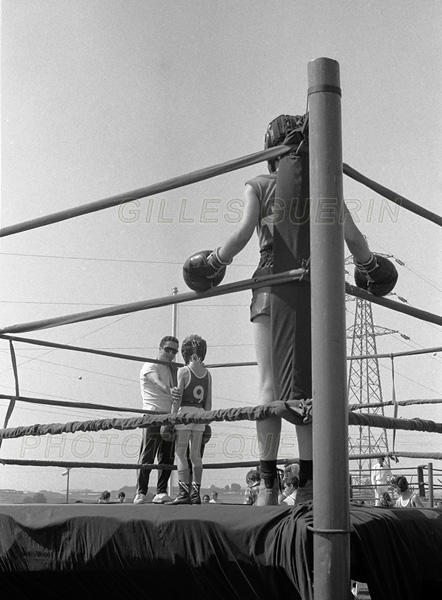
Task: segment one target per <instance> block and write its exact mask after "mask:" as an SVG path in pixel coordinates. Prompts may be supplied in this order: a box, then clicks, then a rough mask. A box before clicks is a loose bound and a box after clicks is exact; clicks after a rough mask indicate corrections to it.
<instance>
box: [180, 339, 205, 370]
mask: <svg viewBox="0 0 442 600" xmlns="http://www.w3.org/2000/svg"><path fill="white" fill-rule="evenodd" d="M206 352H207V342H206V340H203V338H202V337H200V336H199V335H189V336H187V337H186V338H185V339H184V340H183V343H182V345H181V354H182V355H183V359H184V362H185V363H186V365H187V363H188V362H189V361H190V359H191V357H192V356H194V355H195V356H197V357H198V358H199V359H200V361H201V362H203V360H204V359H205V357H206Z"/></svg>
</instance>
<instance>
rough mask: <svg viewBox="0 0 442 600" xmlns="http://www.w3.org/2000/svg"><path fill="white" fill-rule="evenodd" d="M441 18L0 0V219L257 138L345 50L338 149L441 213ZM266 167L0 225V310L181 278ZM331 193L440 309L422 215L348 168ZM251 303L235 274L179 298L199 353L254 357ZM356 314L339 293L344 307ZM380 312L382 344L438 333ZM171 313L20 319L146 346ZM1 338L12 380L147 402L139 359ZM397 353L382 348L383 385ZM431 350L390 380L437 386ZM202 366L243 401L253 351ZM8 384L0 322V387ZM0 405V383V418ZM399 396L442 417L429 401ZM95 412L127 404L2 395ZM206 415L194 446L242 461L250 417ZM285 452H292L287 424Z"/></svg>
mask: <svg viewBox="0 0 442 600" xmlns="http://www.w3.org/2000/svg"><path fill="white" fill-rule="evenodd" d="M441 26H442V7H441V5H440V3H439V2H438V1H437V0H429V1H427V2H426V3H425V7H424V8H423V7H422V6H420V5H418V4H417V3H416V2H411V1H408V0H406V1H399V0H392V1H390V2H388V3H385V2H380V1H374V0H372V1H367V2H364V3H361V2H350V1H348V0H339V1H338V0H319V1H316V2H312V1H300V0H281V1H278V2H272V3H271V2H265V1H264V0H249V1H245V0H240V1H238V0H235V1H233V0H221V1H219V2H211V3H208V2H206V1H203V0H191V1H190V0H184V1H183V0H169V1H165V2H158V1H156V2H155V1H153V0H2V2H1V59H2V71H1V77H2V80H1V86H2V87H1V158H2V161H1V223H2V227H6V226H8V225H13V224H15V223H19V222H22V221H25V220H28V219H33V218H36V217H40V216H43V215H47V214H50V213H53V212H57V211H60V210H64V209H67V208H70V207H75V206H78V205H81V204H84V203H88V202H92V201H95V200H100V199H102V198H106V197H109V196H113V195H116V194H120V193H125V192H128V191H131V190H135V189H137V188H140V187H144V186H147V185H150V184H153V183H157V182H160V181H163V180H167V179H170V178H172V177H175V176H177V175H184V174H186V173H189V172H192V171H196V170H198V169H202V168H204V167H208V166H210V165H214V164H219V163H223V162H225V161H228V160H231V159H233V158H237V157H240V156H244V155H247V154H250V153H253V152H256V151H259V150H260V149H261V148H262V143H263V136H264V132H265V129H266V127H267V124H268V122H269V121H270V120H271V119H273V118H274V117H276V116H277V115H279V114H281V113H286V114H287V113H289V114H303V113H304V112H305V110H306V106H307V87H308V82H307V66H308V63H309V62H310V61H311V60H314V59H316V58H318V57H323V56H324V57H328V58H332V59H334V60H336V61H338V62H339V65H340V72H341V87H342V94H343V95H342V121H343V156H344V161H345V162H346V163H348V164H349V165H351V166H352V167H353V168H355V169H357V170H358V171H360V172H362V173H363V174H365V175H366V176H367V177H370V178H372V179H374V180H376V181H378V182H379V183H381V184H382V185H384V186H386V187H388V188H390V189H392V190H394V191H395V192H397V193H398V195H403V196H405V197H407V198H409V199H410V200H412V201H414V202H416V203H418V204H420V205H422V206H424V207H425V208H427V209H429V210H431V211H433V212H436V213H439V214H440V213H441V209H440V189H441V183H442V181H441V179H442V177H441V173H442V171H441V169H440V166H441V165H440V157H441V156H442V127H441V112H440V110H439V105H440V98H441V96H442V78H441V75H440V73H441V66H442V65H441V63H442V54H441V51H442V41H441V40H442V36H441V35H440V33H441ZM261 172H266V165H265V164H262V165H255V166H253V167H248V168H246V169H242V170H239V171H235V172H233V173H230V174H225V175H221V176H218V177H215V178H213V179H210V180H207V181H204V182H200V183H198V184H194V185H189V186H186V187H183V188H181V189H178V190H174V191H171V192H167V193H164V194H162V195H158V196H154V197H150V198H146V199H143V200H140V201H139V202H136V203H131V204H129V205H126V206H125V207H116V208H111V209H107V210H104V211H100V212H96V213H93V214H90V215H86V216H81V217H78V218H75V219H71V220H68V221H64V222H62V223H57V224H53V225H49V226H47V227H43V228H39V229H35V230H33V231H28V232H23V233H19V234H16V235H12V236H9V237H5V238H2V239H1V246H0V259H1V261H0V273H1V281H2V285H1V289H0V306H1V317H0V327H6V326H8V325H12V324H15V323H23V322H28V321H35V320H39V319H44V318H50V317H55V316H61V315H65V314H70V313H75V312H81V311H86V310H90V309H94V308H104V307H108V306H113V305H119V304H126V303H130V302H136V301H139V300H148V299H152V298H158V297H164V296H168V295H170V294H171V293H172V290H173V289H174V288H175V287H176V288H178V291H179V292H184V291H187V288H186V287H185V284H184V282H183V279H182V265H183V262H184V260H185V259H186V258H187V257H188V256H189V255H191V254H193V253H194V252H196V251H198V250H201V249H212V248H214V247H216V246H219V245H220V244H222V242H223V241H224V240H225V238H226V237H227V235H228V234H229V233H230V232H231V231H232V230H233V228H234V227H235V226H236V225H237V223H238V219H239V218H240V217H241V207H242V204H241V202H242V198H243V190H244V183H245V181H247V179H250V178H252V177H254V176H255V175H257V174H259V173H261ZM344 197H345V199H346V201H347V203H348V205H349V207H350V208H351V209H352V210H353V214H354V217H355V219H356V220H357V221H358V225H359V227H360V229H361V231H362V232H363V233H364V235H366V236H367V239H368V242H369V244H370V247H371V248H372V250H374V251H377V252H380V253H384V254H388V255H391V256H392V257H393V259H398V260H399V261H400V262H401V264H399V263H395V264H396V265H397V268H398V271H399V281H398V284H397V286H396V289H395V293H397V294H398V295H399V296H401V298H404V299H405V300H406V301H407V302H408V303H409V304H410V305H412V306H415V307H417V308H421V309H424V310H427V311H429V312H433V313H436V314H440V313H441V306H442V302H441V300H442V285H441V283H440V277H439V275H438V274H440V272H441V266H442V264H441V263H442V259H441V257H442V252H441V249H442V243H441V239H442V238H441V232H440V230H439V229H438V227H437V225H435V224H434V223H431V222H429V221H425V220H423V219H421V218H420V217H418V216H416V215H414V214H411V213H409V212H407V211H405V210H403V209H401V210H397V209H395V208H394V206H393V205H391V204H389V203H388V201H386V200H383V199H382V198H380V197H379V196H378V195H376V194H375V193H374V192H372V191H371V190H368V189H367V188H365V187H363V186H361V185H359V184H357V183H355V182H354V181H352V180H351V179H349V178H344ZM257 260H258V249H257V242H256V240H255V239H253V240H252V241H251V242H250V243H249V244H248V246H247V247H246V248H245V249H244V250H243V251H242V252H241V253H240V254H239V255H238V256H237V257H236V258H235V260H234V263H233V264H232V265H231V266H230V267H229V268H228V271H227V275H226V278H225V283H229V282H233V281H237V280H240V279H247V278H249V277H250V276H251V274H252V273H253V270H254V268H255V266H256V264H257ZM349 273H350V275H349V277H348V281H349V282H350V283H353V277H352V276H351V269H349ZM393 299H395V300H397V298H395V297H393ZM249 302H250V293H249V292H241V293H236V294H232V295H228V296H221V297H219V298H213V299H210V298H209V299H206V300H204V299H203V300H198V301H194V302H191V303H186V304H181V305H179V307H178V309H177V334H178V337H179V338H180V340H182V339H183V337H185V336H186V335H188V334H190V333H198V334H199V335H202V336H203V337H204V338H205V339H206V340H207V343H208V347H209V350H208V355H207V360H206V362H207V363H231V362H244V361H254V360H255V352H254V347H253V339H252V326H251V324H250V322H249ZM354 317H355V302H351V301H350V302H348V303H347V326H348V327H351V325H352V324H353V320H354ZM373 319H374V323H375V325H376V326H377V327H378V328H379V329H378V331H379V332H381V331H382V332H383V333H384V335H379V336H377V338H376V343H377V350H378V352H385V353H394V352H404V351H408V350H416V349H423V348H434V347H438V346H442V333H441V329H440V327H437V326H436V325H432V324H429V323H425V322H422V321H419V320H417V319H415V318H413V317H409V316H406V315H402V314H400V313H397V312H392V311H388V310H387V309H385V308H383V307H379V306H375V305H373ZM172 328H173V309H172V308H171V307H170V306H169V307H164V308H157V309H152V310H148V311H142V312H137V313H133V314H130V315H123V316H118V317H108V318H105V319H102V320H96V321H90V322H86V323H79V324H73V325H68V326H62V327H56V328H52V329H47V330H44V331H40V332H34V333H32V334H24V337H32V338H35V339H40V340H49V341H53V342H58V343H65V344H72V345H78V346H85V347H88V348H96V349H105V350H110V351H115V352H121V353H127V354H136V355H140V356H147V357H152V358H155V356H156V352H157V347H158V342H159V340H160V339H161V338H162V337H163V335H169V334H170V333H171V332H172ZM404 336H406V337H404ZM406 338H409V339H406ZM348 346H349V348H350V347H351V339H349V340H348ZM15 351H16V354H17V361H18V370H19V385H20V392H21V394H22V395H23V396H32V397H35V398H50V399H59V400H69V401H78V402H94V403H96V404H98V405H99V404H112V405H116V406H121V407H132V408H141V396H140V390H139V369H140V366H141V365H139V364H138V363H136V362H130V361H123V360H117V359H113V358H105V357H96V356H93V355H84V354H77V353H73V352H68V351H61V350H53V349H48V348H40V347H37V346H30V345H26V344H22V343H19V344H18V343H17V344H15ZM390 363H391V361H390V360H389V359H388V360H380V374H381V384H382V394H383V398H384V400H390V399H391V397H392V373H391V364H390ZM441 366H442V359H441V354H440V353H439V354H436V353H429V354H425V355H422V356H414V357H406V358H401V359H397V360H396V361H395V386H396V387H395V392H396V397H397V399H398V400H408V399H419V398H428V399H438V398H442V380H441V372H442V369H441ZM213 379H214V399H213V407H214V408H227V407H238V406H253V405H255V404H257V389H258V382H257V372H256V367H253V366H252V367H241V368H240V367H237V368H231V369H227V368H222V369H216V370H215V369H214V370H213ZM14 389H15V388H14V378H13V373H12V368H11V359H10V355H9V347H8V343H7V342H6V341H5V340H0V393H2V394H11V393H13V392H14ZM7 406H8V401H7V400H4V399H0V415H1V417H0V418H1V420H2V422H3V419H4V414H5V413H6V409H7ZM385 414H387V415H392V409H388V408H387V409H385ZM399 415H400V416H401V417H403V418H412V417H416V416H420V417H421V418H424V419H432V420H434V421H437V422H442V405H438V404H431V405H419V406H412V407H408V408H400V411H399ZM105 416H109V417H111V416H116V417H119V416H128V415H127V413H118V412H115V413H111V412H103V411H99V410H87V411H86V410H83V409H80V408H78V409H76V408H60V407H53V406H51V407H48V406H42V405H29V404H25V403H21V402H17V404H16V407H15V409H14V412H13V414H12V417H11V419H10V422H9V426H11V427H15V426H19V425H25V424H33V423H59V422H67V421H77V420H89V419H95V418H103V417H105ZM212 429H213V437H212V440H211V443H210V446H208V447H207V450H206V460H207V462H208V463H210V462H231V463H234V462H235V461H238V460H239V461H244V460H256V458H257V457H256V446H255V437H254V430H255V426H254V424H253V423H248V422H238V423H217V424H214V425H213V427H212ZM353 433H354V432H353ZM388 436H389V438H391V432H389V433H388ZM436 436H437V434H421V433H409V432H398V434H397V436H396V446H395V448H396V450H398V451H399V450H402V451H407V452H412V451H420V452H438V451H439V449H440V438H438V437H436ZM139 439H140V436H139V434H138V432H136V431H135V432H134V431H129V432H116V431H111V432H99V433H97V434H95V435H92V434H90V435H89V434H80V435H78V434H77V437H75V436H74V435H63V436H58V437H51V436H44V437H41V438H21V439H18V440H5V441H4V442H3V445H2V447H1V450H0V457H3V458H5V457H6V458H21V459H27V460H78V461H81V460H86V461H89V462H92V461H93V462H102V463H104V462H120V463H135V462H136V460H137V457H138V449H139ZM280 455H281V457H282V458H290V457H294V456H297V447H296V437H295V435H294V433H293V431H292V429H291V428H290V427H289V426H287V424H284V427H283V439H282V445H281V454H280ZM424 462H426V461H424ZM421 463H422V460H421V459H420V460H414V461H413V460H412V461H406V460H401V462H400V463H399V464H400V466H402V465H403V466H404V469H405V468H406V467H407V465H410V466H415V465H416V464H421ZM407 468H408V467H407ZM434 468H435V469H436V470H437V469H442V464H441V462H440V461H434ZM246 471H247V469H237V470H232V469H228V470H226V471H220V470H216V471H214V470H212V471H211V470H210V469H206V471H205V474H204V480H203V485H207V486H210V485H211V484H215V485H219V484H220V485H226V484H230V483H232V482H239V483H241V484H245V474H246ZM62 472H63V469H62V468H60V467H52V468H40V467H39V468H35V467H25V466H15V465H12V466H2V467H1V469H0V488H15V489H23V490H32V491H38V490H41V489H52V490H62V489H64V487H65V479H64V478H63V477H62ZM436 475H437V471H436ZM152 477H153V482H155V475H153V476H152ZM441 477H442V475H441ZM70 485H71V487H72V488H74V489H75V488H77V489H79V488H90V489H94V490H100V489H105V488H107V489H117V488H119V487H122V486H124V485H135V471H131V470H124V471H123V470H122V471H114V470H113V471H110V470H106V469H74V470H73V471H72V472H71V476H70Z"/></svg>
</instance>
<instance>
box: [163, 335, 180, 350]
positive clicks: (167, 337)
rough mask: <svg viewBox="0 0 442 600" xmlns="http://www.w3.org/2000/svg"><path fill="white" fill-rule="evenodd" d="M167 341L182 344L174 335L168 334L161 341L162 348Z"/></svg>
mask: <svg viewBox="0 0 442 600" xmlns="http://www.w3.org/2000/svg"><path fill="white" fill-rule="evenodd" d="M166 342H175V344H176V345H177V346H179V345H180V343H179V341H178V340H177V339H176V337H174V336H173V335H166V336H165V337H163V339H162V340H161V342H160V348H164V346H165V344H166Z"/></svg>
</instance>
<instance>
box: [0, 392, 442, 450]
mask: <svg viewBox="0 0 442 600" xmlns="http://www.w3.org/2000/svg"><path fill="white" fill-rule="evenodd" d="M298 405H299V401H296V400H295V401H290V400H289V401H287V402H282V401H276V402H272V403H271V404H268V405H266V406H247V407H240V408H223V409H219V410H210V411H202V412H194V411H190V410H189V412H187V413H186V414H184V415H172V414H159V415H149V416H143V417H132V418H129V419H96V420H93V421H72V422H69V423H49V424H45V425H39V424H36V425H24V426H21V427H9V428H7V429H0V439H2V440H3V439H16V438H20V437H24V436H28V435H33V436H40V435H60V434H62V433H76V432H78V431H83V432H86V431H87V432H92V431H107V430H109V429H118V430H120V431H126V430H131V429H138V428H140V427H146V426H148V425H167V424H169V425H170V424H177V423H184V424H186V425H187V424H189V423H211V422H213V421H259V420H261V419H265V418H267V417H272V416H278V417H281V418H284V419H286V420H288V421H289V422H291V423H298V424H300V422H301V420H300V418H299V412H297V411H299V407H298ZM348 424H349V425H360V426H364V427H367V426H371V427H380V428H382V429H402V430H407V431H426V432H429V433H442V423H435V422H434V421H426V420H423V419H417V418H416V419H398V418H393V417H385V416H381V415H373V414H363V413H354V412H349V413H348Z"/></svg>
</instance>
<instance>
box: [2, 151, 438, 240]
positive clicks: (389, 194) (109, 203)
mask: <svg viewBox="0 0 442 600" xmlns="http://www.w3.org/2000/svg"><path fill="white" fill-rule="evenodd" d="M291 150H292V148H291V147H290V146H284V145H282V146H275V147H274V148H270V149H269V150H260V151H259V152H255V153H253V154H248V155H247V156H242V157H240V158H235V159H233V160H230V161H227V162H225V163H222V164H218V165H214V166H211V167H206V168H205V169H200V170H198V171H193V172H191V173H187V174H186V175H179V176H178V177H173V178H172V179H168V180H166V181H162V182H159V183H154V184H152V185H149V186H146V187H143V188H138V189H136V190H132V191H130V192H125V193H123V194H118V195H116V196H111V197H109V198H104V199H103V200H96V201H95V202H88V203H86V204H81V205H80V206H76V207H73V208H68V209H65V210H62V211H59V212H56V213H52V214H50V215H46V216H43V217H38V218H36V219H31V220H30V221H24V222H23V223H17V224H16V225H10V226H8V227H3V228H2V229H0V237H6V236H8V235H13V234H16V233H21V232H23V231H29V230H30V229H36V228H38V227H44V226H46V225H51V224H53V223H59V222H60V221H66V220H68V219H73V218H74V217H79V216H81V215H86V214H90V213H92V212H97V211H99V210H104V209H106V208H111V207H113V206H119V205H121V204H126V203H128V202H133V201H134V200H138V199H140V198H146V197H147V196H153V195H156V194H162V193H164V192H167V191H170V190H174V189H177V188H180V187H185V186H187V185H190V184H193V183H197V182H199V181H204V180H205V179H211V178H213V177H217V176H218V175H223V174H224V173H229V172H231V171H236V170H238V169H243V168H245V167H249V166H251V165H254V164H257V163H260V162H264V161H267V160H272V159H274V158H278V157H281V156H283V155H285V154H288V153H289V152H290V151H291ZM342 167H343V173H344V174H345V175H348V176H349V177H351V178H352V179H354V180H356V181H358V182H359V183H362V184H364V185H365V186H367V187H368V188H370V189H372V190H374V191H375V192H377V193H379V194H380V195H381V196H384V197H385V198H387V200H390V201H391V202H395V203H396V204H400V205H401V206H403V207H404V208H405V209H406V210H409V211H410V212H413V213H415V214H417V215H419V216H420V217H423V218H424V219H427V220H429V221H432V222H433V223H436V224H437V225H442V217H440V216H439V215H437V214H435V213H432V212H431V211H429V210H427V209H425V208H423V207H422V206H419V205H418V204H416V203H414V202H412V201H411V200H408V199H407V198H404V197H403V196H402V195H401V194H396V193H395V192H393V191H391V190H389V189H388V188H386V187H384V186H382V185H380V184H378V183H376V182H375V181H372V180H371V179H369V178H368V177H365V176H364V175H362V174H361V173H359V172H358V171H356V170H355V169H353V168H352V167H350V166H349V165H347V164H346V163H343V165H342Z"/></svg>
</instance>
